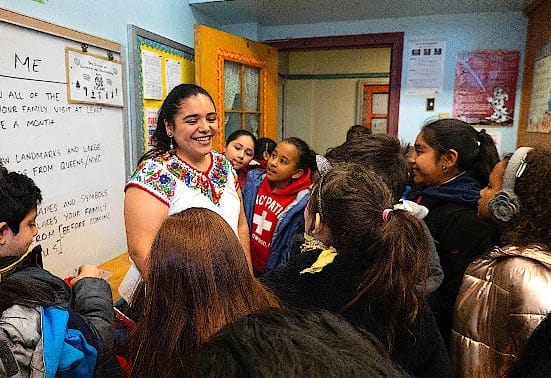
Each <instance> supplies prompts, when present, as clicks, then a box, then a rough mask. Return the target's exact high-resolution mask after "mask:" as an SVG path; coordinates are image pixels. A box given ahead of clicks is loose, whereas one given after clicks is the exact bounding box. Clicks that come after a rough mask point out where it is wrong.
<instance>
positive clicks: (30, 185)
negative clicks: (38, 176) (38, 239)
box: [0, 166, 42, 256]
mask: <svg viewBox="0 0 551 378" xmlns="http://www.w3.org/2000/svg"><path fill="white" fill-rule="evenodd" d="M41 201H42V194H41V193H40V189H39V188H38V187H37V186H36V185H35V183H34V181H33V180H32V179H30V178H29V177H27V176H25V175H23V174H20V173H17V172H8V170H7V169H5V168H4V167H2V166H0V237H1V239H0V248H1V250H2V252H1V255H2V256H7V255H10V256H16V255H22V254H23V253H25V252H26V251H27V250H28V248H29V246H30V245H31V243H32V240H33V238H34V237H35V235H36V234H37V232H38V230H37V227H36V216H37V207H38V205H39V204H40V202H41Z"/></svg>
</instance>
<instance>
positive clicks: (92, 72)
mask: <svg viewBox="0 0 551 378" xmlns="http://www.w3.org/2000/svg"><path fill="white" fill-rule="evenodd" d="M65 63H66V69H67V73H68V75H67V76H68V78H69V82H68V83H67V88H68V94H67V100H68V102H69V103H70V104H75V103H81V104H82V103H84V104H98V105H107V106H118V107H122V106H123V95H122V65H121V63H120V62H118V61H115V60H109V59H108V58H107V56H106V57H105V58H103V57H100V56H96V55H91V54H87V53H83V52H82V51H79V50H76V49H71V48H66V49H65Z"/></svg>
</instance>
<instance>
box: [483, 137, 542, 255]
mask: <svg viewBox="0 0 551 378" xmlns="http://www.w3.org/2000/svg"><path fill="white" fill-rule="evenodd" d="M549 167H551V151H550V150H546V149H544V148H539V147H536V148H533V149H530V148H527V147H521V148H519V149H517V150H516V151H515V153H514V154H513V155H512V156H511V157H510V159H509V161H508V162H500V163H499V164H498V165H496V167H495V168H494V170H493V171H492V176H495V178H496V179H495V181H496V182H497V184H496V186H498V187H499V191H497V193H495V194H494V195H493V196H492V198H491V199H490V200H489V202H488V205H487V206H488V212H489V214H490V216H491V217H492V219H493V220H494V221H496V223H498V224H499V226H500V228H501V230H502V236H501V238H502V240H503V241H504V242H505V243H508V244H514V245H519V246H523V245H528V244H532V243H534V244H538V243H543V244H546V245H547V246H549V245H551V222H550V221H549V220H550V219H551V170H550V168H549ZM490 185H492V181H490Z"/></svg>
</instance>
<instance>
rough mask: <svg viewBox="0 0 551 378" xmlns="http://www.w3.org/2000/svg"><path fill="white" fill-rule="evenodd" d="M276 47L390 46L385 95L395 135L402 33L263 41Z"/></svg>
mask: <svg viewBox="0 0 551 378" xmlns="http://www.w3.org/2000/svg"><path fill="white" fill-rule="evenodd" d="M263 43H266V44H268V45H270V46H273V47H277V49H278V50H279V51H299V50H331V49H360V48H373V47H390V54H391V57H390V77H389V84H388V85H389V89H390V93H389V98H388V125H387V132H388V134H390V135H395V136H397V135H398V119H399V114H400V88H401V85H402V55H403V49H404V33H403V32H396V33H377V34H354V35H340V36H329V37H314V38H292V39H280V40H269V41H264V42H263Z"/></svg>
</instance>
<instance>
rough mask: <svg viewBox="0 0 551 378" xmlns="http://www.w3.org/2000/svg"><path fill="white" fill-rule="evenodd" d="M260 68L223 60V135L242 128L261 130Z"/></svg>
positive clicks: (256, 134)
mask: <svg viewBox="0 0 551 378" xmlns="http://www.w3.org/2000/svg"><path fill="white" fill-rule="evenodd" d="M260 102H261V101H260V69H259V68H257V67H254V66H248V65H245V64H242V63H238V62H234V61H230V60H224V115H225V119H224V135H226V137H227V136H228V135H230V134H231V133H233V132H234V131H236V130H240V129H244V130H248V131H250V132H251V133H253V134H254V135H255V136H257V137H258V136H259V131H260V130H261V124H260V123H261V119H262V117H261V115H262V113H261V109H260Z"/></svg>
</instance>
